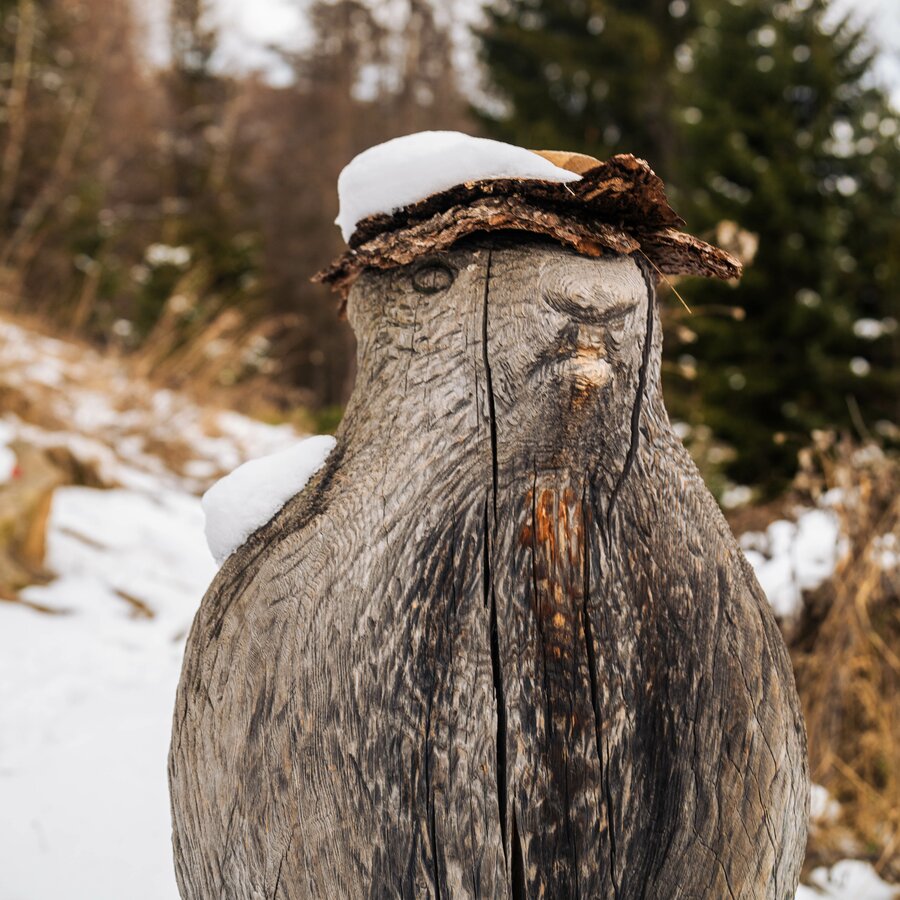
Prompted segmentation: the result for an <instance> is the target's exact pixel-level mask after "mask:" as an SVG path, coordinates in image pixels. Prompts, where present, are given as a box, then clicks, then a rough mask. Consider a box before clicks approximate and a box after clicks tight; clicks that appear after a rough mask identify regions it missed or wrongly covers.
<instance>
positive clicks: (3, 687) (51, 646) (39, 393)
mask: <svg viewBox="0 0 900 900" xmlns="http://www.w3.org/2000/svg"><path fill="white" fill-rule="evenodd" d="M0 388H2V389H4V390H6V391H7V392H9V393H10V394H14V395H15V397H16V398H17V401H18V402H17V403H16V404H15V405H16V408H17V409H18V410H19V412H20V413H21V415H14V414H12V413H11V412H9V410H8V409H4V408H0V487H2V485H3V484H4V483H5V482H7V481H8V480H9V479H10V478H13V477H16V467H17V460H16V456H15V453H14V451H13V449H12V447H11V446H10V445H11V444H12V442H13V441H15V440H23V441H25V442H27V443H30V444H36V445H38V446H43V447H64V448H67V450H68V451H69V452H71V453H72V454H73V456H75V457H76V458H77V459H78V460H79V461H80V462H82V463H83V464H84V465H85V466H87V467H89V468H90V469H91V471H92V472H93V473H94V474H95V476H96V477H97V478H99V480H100V481H101V482H103V483H104V484H105V485H108V487H107V488H104V489H100V488H88V487H78V486H68V487H61V488H58V489H57V490H56V491H55V492H54V494H53V500H52V506H51V511H50V517H49V522H48V528H47V547H46V558H45V565H46V567H47V568H48V569H49V570H50V571H51V572H52V573H55V575H56V578H55V580H52V581H51V582H50V583H49V584H45V585H40V586H33V587H29V588H26V589H25V590H23V591H22V592H21V596H22V599H23V600H25V601H26V602H27V603H30V604H32V606H28V605H25V604H13V603H0V847H2V850H0V900H63V898H65V900H175V898H177V896H178V891H177V888H176V885H175V876H174V872H173V868H172V861H171V840H170V835H171V827H170V820H169V801H168V790H167V783H166V754H167V752H168V740H169V733H170V729H171V717H172V707H173V703H174V696H175V687H176V684H177V681H178V675H179V672H180V669H181V656H182V653H183V650H184V640H185V637H186V635H187V631H188V629H189V627H190V623H191V619H192V618H193V615H194V612H195V610H196V608H197V605H198V603H199V601H200V598H201V597H202V596H203V593H204V592H205V590H206V587H207V585H208V584H209V582H210V580H211V579H212V576H213V575H214V573H215V569H216V566H215V563H214V561H213V558H212V554H211V553H210V551H209V549H208V547H207V544H206V539H205V536H204V516H203V511H202V509H201V505H200V498H199V494H200V492H201V491H202V490H203V489H205V488H206V487H207V486H208V485H209V483H210V482H211V481H212V480H214V479H215V478H216V477H219V476H221V475H223V474H224V473H226V472H228V471H229V470H230V469H232V468H234V467H235V466H237V465H239V464H240V463H242V462H244V461H246V460H248V459H252V458H256V457H260V456H263V455H265V454H268V453H271V452H273V451H276V450H281V449H283V448H285V447H290V446H292V445H294V444H295V443H296V442H297V440H298V438H299V435H298V434H297V433H296V432H295V431H294V430H293V429H292V428H289V427H286V426H278V427H273V426H268V425H264V424H262V423H260V422H256V421H254V420H251V419H247V418H245V417H243V416H239V415H236V414H234V413H229V412H224V413H223V412H219V411H216V410H210V409H205V408H203V407H200V406H198V405H196V404H194V403H192V402H191V401H190V400H188V399H186V398H185V397H182V396H179V395H177V394H174V393H172V392H169V391H160V390H154V389H153V388H152V387H151V386H150V385H149V384H148V383H146V382H143V381H141V380H136V379H134V378H132V377H131V376H130V375H129V373H128V371H127V369H126V368H125V367H124V366H123V365H122V364H121V363H119V362H116V361H115V360H112V359H108V358H103V357H101V356H99V355H97V354H94V353H92V352H91V351H89V350H85V349H84V348H80V347H76V346H74V345H69V344H66V343H63V342H60V341H56V340H52V339H50V338H45V337H40V336H38V335H35V334H33V333H32V332H30V331H27V330H25V329H23V328H21V327H19V326H16V325H13V324H10V323H8V322H5V321H2V320H0ZM0 395H2V391H0ZM23 409H24V412H23ZM39 609H40V610H46V611H38V610H39Z"/></svg>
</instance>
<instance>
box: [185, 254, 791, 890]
mask: <svg viewBox="0 0 900 900" xmlns="http://www.w3.org/2000/svg"><path fill="white" fill-rule="evenodd" d="M654 303H655V300H654V295H653V289H652V283H651V280H650V278H649V276H648V275H647V273H645V272H644V271H642V269H641V268H640V267H639V266H638V264H637V263H636V262H635V261H634V260H633V259H632V258H627V257H621V256H618V257H605V258H602V259H588V258H585V257H581V256H577V255H575V254H574V253H572V252H571V251H568V250H565V249H563V248H561V247H559V246H557V245H554V244H550V243H546V242H543V243H542V242H540V241H521V240H520V241H519V242H517V243H512V242H509V241H504V240H503V239H501V238H494V239H493V240H492V242H487V241H482V242H481V243H478V244H472V245H461V246H458V247H457V248H455V249H453V250H452V251H450V252H448V253H445V254H442V255H440V256H438V257H435V258H432V259H425V260H421V261H419V262H417V263H415V264H413V265H411V266H408V267H405V268H401V269H396V270H393V271H390V272H370V273H367V274H365V275H364V276H363V277H362V278H361V279H360V280H359V282H358V283H357V284H356V285H355V287H354V288H353V290H352V292H351V294H350V303H349V316H350V321H351V323H352V325H353V327H354V329H355V331H356V334H357V336H358V338H359V375H358V381H357V386H356V390H355V392H354V395H353V399H352V401H351V403H350V405H349V408H348V410H347V414H346V417H345V419H344V422H343V424H342V426H341V429H340V431H339V434H338V444H337V447H336V449H335V451H334V453H333V454H332V456H331V457H330V459H329V461H328V463H327V464H326V466H325V468H324V469H323V470H322V471H321V472H320V473H319V474H318V475H317V476H316V478H315V479H314V480H313V482H312V483H311V484H310V485H309V486H308V487H307V488H306V489H305V490H304V491H303V492H302V493H301V494H299V495H298V496H297V497H295V498H294V499H293V500H292V501H290V502H289V503H288V504H287V505H286V506H285V508H284V509H282V510H281V512H280V513H278V515H277V516H276V517H275V518H274V519H273V520H272V522H270V523H269V524H268V525H266V526H265V527H263V528H262V529H260V530H259V531H258V532H257V533H256V534H255V535H253V536H252V537H251V538H250V539H249V541H248V542H247V543H246V544H245V545H244V546H243V547H242V548H241V549H240V550H238V551H237V552H236V553H235V554H234V555H233V556H232V557H231V558H230V559H229V560H228V561H227V562H226V564H225V566H224V567H223V569H222V570H221V572H220V573H219V575H218V576H217V578H216V580H215V581H214V583H213V585H212V586H211V588H210V590H209V592H208V594H207V595H206V597H205V598H204V601H203V604H202V606H201V609H200V612H199V614H198V616H197V619H196V621H195V623H194V627H193V630H192V632H191V636H190V639H189V642H188V649H187V654H186V658H185V664H184V671H183V674H182V679H181V685H180V688H179V694H178V701H177V708H176V713H175V722H174V733H173V739H172V749H171V757H170V782H171V789H172V806H173V816H174V847H175V860H176V868H177V874H178V880H179V884H180V887H181V892H182V896H183V897H185V898H197V900H199V898H205V900H209V898H254V900H257V898H259V900H261V898H273V900H274V898H280V900H287V898H308V897H317V898H318V897H372V898H381V897H403V898H419V897H435V898H442V900H446V898H462V897H482V898H499V897H511V898H524V897H534V898H537V897H546V898H565V897H583V898H614V900H629V898H639V897H640V898H659V900H670V898H728V897H731V898H777V900H784V898H788V897H793V894H794V891H795V888H796V884H797V879H798V874H799V869H800V862H801V860H802V856H803V852H804V846H805V838H806V820H807V805H808V784H807V768H806V748H805V737H804V731H803V725H802V721H801V717H800V711H799V703H798V700H797V696H796V693H795V689H794V683H793V677H792V673H791V668H790V663H789V660H788V656H787V652H786V650H785V647H784V645H783V643H782V640H781V637H780V635H779V632H778V629H777V627H776V624H775V621H774V619H773V617H772V614H771V612H770V610H769V607H768V604H767V603H766V600H765V598H764V596H763V594H762V592H761V590H760V588H759V585H758V584H757V582H756V579H755V578H754V576H753V574H752V571H751V570H750V568H749V566H748V564H747V563H746V561H745V559H744V558H743V556H742V554H741V552H740V550H739V548H738V547H737V545H736V543H735V541H734V539H733V537H732V535H731V533H730V532H729V529H728V527H727V525H726V523H725V521H724V520H723V518H722V516H721V514H720V512H719V510H718V508H717V506H716V504H715V502H714V500H713V498H712V497H711V496H710V494H709V493H708V492H707V490H706V488H705V486H704V485H703V482H702V480H701V479H700V476H699V474H698V473H697V471H696V469H695V467H694V465H693V464H692V462H691V460H690V458H689V457H688V455H687V453H686V452H685V450H684V448H683V447H682V445H681V443H680V442H679V440H678V439H677V437H675V435H674V434H673V432H672V430H671V428H670V427H669V423H668V419H667V416H666V412H665V409H664V407H663V402H662V396H661V393H660V386H659V373H660V329H659V327H658V322H657V316H656V310H655V306H654Z"/></svg>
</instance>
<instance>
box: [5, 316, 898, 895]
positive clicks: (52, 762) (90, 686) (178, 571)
mask: <svg viewBox="0 0 900 900" xmlns="http://www.w3.org/2000/svg"><path fill="white" fill-rule="evenodd" d="M0 388H2V389H5V390H6V391H7V392H10V391H11V392H14V393H15V392H18V394H17V396H19V397H20V399H23V398H24V399H26V400H30V401H31V403H32V413H33V415H31V417H30V419H29V416H28V415H26V412H27V411H28V403H24V402H23V403H20V404H19V405H18V407H17V408H18V409H19V413H20V415H13V414H11V413H10V412H8V411H6V410H4V409H3V408H0V488H2V485H3V483H4V482H6V481H7V480H8V479H10V478H14V477H17V476H16V468H17V460H16V458H15V453H14V451H13V450H12V449H11V446H10V445H11V443H12V442H13V441H14V440H16V439H20V440H26V441H28V442H30V443H34V444H39V445H41V446H61V447H66V448H68V450H69V451H70V452H71V453H73V454H74V455H75V456H76V457H77V458H79V459H80V460H81V461H82V462H83V463H84V464H85V465H89V466H91V467H92V468H93V469H94V470H96V474H97V476H98V477H99V479H100V480H101V481H102V483H103V484H104V485H105V487H103V488H89V487H80V486H67V487H61V488H58V489H57V490H56V491H55V492H54V495H53V501H52V506H51V511H50V517H49V522H48V530H47V555H46V565H47V568H48V569H50V570H51V571H52V572H53V573H55V575H56V577H55V579H54V580H52V581H50V582H49V583H48V584H44V585H34V586H32V587H29V588H26V589H25V590H24V591H23V592H22V598H23V599H24V600H25V601H26V602H27V603H29V604H31V606H29V605H25V604H15V603H0V848H2V850H0V900H62V898H65V900H176V898H177V896H178V894H177V889H176V886H175V879H174V874H173V871H172V862H171V849H170V823H169V802H168V791H167V783H166V754H167V749H168V739H169V732H170V727H171V714H172V707H173V703H174V693H175V687H176V684H177V680H178V675H179V671H180V665H181V655H182V652H183V647H184V640H185V637H186V634H187V630H188V628H189V626H190V622H191V619H192V616H193V614H194V611H195V609H196V607H197V605H198V603H199V600H200V598H201V597H202V595H203V593H204V591H205V589H206V587H207V585H208V583H209V581H210V579H211V578H212V576H213V574H214V572H215V563H214V561H213V558H212V555H211V554H210V551H209V549H208V548H207V545H206V540H205V537H204V517H203V511H202V508H201V503H200V499H199V495H200V493H201V492H202V491H203V490H204V489H205V488H206V487H208V485H209V483H210V482H211V480H213V479H214V478H215V477H217V476H219V475H221V474H223V473H224V472H226V471H228V470H230V469H231V468H233V467H234V466H236V465H238V464H239V463H241V462H243V461H245V460H247V459H251V458H256V457H260V456H263V455H265V454H268V453H271V452H273V451H276V450H280V449H283V448H285V447H288V446H291V445H292V444H293V443H294V442H295V441H296V440H297V439H298V435H297V434H296V433H295V432H294V431H293V430H292V429H290V428H286V427H281V426H280V427H271V426H267V425H263V424H261V423H258V422H254V421H251V420H249V419H246V418H244V417H241V416H237V415H235V414H232V413H225V414H223V413H221V412H217V411H215V410H209V409H203V408H201V407H198V406H196V405H195V404H193V403H191V402H190V401H189V400H187V399H186V398H184V397H181V396H178V395H175V394H172V393H170V392H163V391H154V390H153V389H152V387H150V386H149V385H148V384H146V383H144V382H140V381H135V380H134V379H131V378H130V377H129V375H128V372H127V371H126V369H125V367H124V366H122V364H121V363H117V362H116V361H114V360H110V359H104V358H102V357H99V356H97V355H96V354H92V353H91V352H90V351H86V350H84V349H83V348H77V347H74V346H72V345H67V344H64V343H61V342H59V341H51V340H49V339H47V338H41V337H38V336H36V335H34V334H32V333H30V332H28V331H25V330H24V329H22V328H20V327H17V326H13V325H10V324H9V323H6V322H4V321H2V320H0ZM0 396H3V391H2V390H0ZM7 396H8V393H7ZM38 407H40V408H39V410H38V412H35V410H36V409H37V408H38ZM38 413H39V414H38ZM327 449H328V445H327V442H323V443H322V446H321V447H319V450H321V451H324V453H327ZM324 453H323V454H320V455H322V456H323V455H324ZM288 458H290V454H289V455H288V457H282V459H288ZM257 468H258V467H257ZM246 471H249V472H250V473H252V472H253V467H251V469H250V470H245V472H246ZM239 480H240V479H239ZM242 485H243V482H242ZM240 486H241V485H239V487H240ZM243 487H246V485H243ZM825 512H826V513H827V510H825ZM830 523H831V520H830V519H829V520H828V521H827V522H826V521H824V520H820V519H813V520H810V521H808V522H806V521H805V520H804V519H803V518H802V517H801V520H800V522H799V523H797V524H796V525H794V526H791V527H788V525H787V523H784V524H781V525H777V526H775V525H773V526H771V527H770V529H769V530H768V531H767V532H766V533H764V534H761V535H756V536H754V537H753V538H751V539H747V545H748V550H751V551H752V552H751V559H754V560H755V564H756V565H757V570H758V571H759V572H760V576H761V578H762V580H763V583H764V585H766V583H767V580H768V581H769V587H770V589H771V586H772V585H778V584H782V585H784V584H785V583H790V584H794V585H799V586H801V587H808V586H811V585H813V583H814V582H815V581H816V579H818V578H821V577H826V576H827V574H828V573H829V572H830V571H831V568H832V567H833V565H834V560H835V558H836V553H837V552H838V550H837V549H836V548H837V543H838V542H839V535H838V533H837V532H836V531H834V529H833V528H832V525H831V524H830ZM751 544H752V547H751ZM753 548H755V549H753ZM889 550H890V552H891V553H894V556H896V553H895V550H894V549H891V548H887V549H886V550H885V552H886V553H887V552H888V551H889ZM752 553H756V554H758V557H759V558H758V559H756V558H754V557H753V556H752ZM773 560H775V561H778V560H781V561H782V562H778V563H777V565H776V568H778V571H779V572H781V575H782V576H783V577H781V576H780V580H778V579H775V578H774V576H773V577H772V578H771V579H770V578H769V576H767V575H765V574H764V572H765V566H766V565H767V564H768V565H771V564H772V562H773ZM784 560H790V561H792V562H791V565H788V564H787V563H785V562H783V561H784ZM798 566H799V569H798ZM785 572H790V573H791V574H790V576H788V575H785V574H784V573H785ZM797 596H799V595H797ZM795 599H796V598H795ZM40 610H43V611H40ZM815 807H816V815H817V816H818V817H820V818H824V817H827V816H833V815H835V813H836V808H835V804H834V801H833V800H831V799H830V798H829V797H828V795H827V794H826V793H824V791H822V790H821V789H820V790H818V791H817V792H816V794H815ZM811 881H812V884H813V885H815V888H813V887H804V888H802V889H801V891H800V893H799V894H798V898H799V900H816V898H826V900H888V898H891V897H893V896H894V889H893V888H891V887H889V886H888V885H886V884H884V882H882V881H881V880H880V879H879V878H878V876H877V875H876V874H875V872H874V870H872V869H871V867H870V866H868V865H867V864H864V863H859V862H854V861H845V862H843V863H840V864H838V865H837V866H835V867H833V868H832V869H831V870H816V871H815V872H814V873H813V875H812V879H811Z"/></svg>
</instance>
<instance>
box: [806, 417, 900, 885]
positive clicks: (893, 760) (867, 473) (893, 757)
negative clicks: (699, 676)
mask: <svg viewBox="0 0 900 900" xmlns="http://www.w3.org/2000/svg"><path fill="white" fill-rule="evenodd" d="M802 463H803V466H802V471H801V474H800V476H799V478H798V488H799V489H800V490H802V491H804V492H806V493H807V495H811V496H812V497H814V498H815V497H816V495H819V494H821V493H822V492H824V491H826V490H832V489H834V488H837V489H839V492H840V493H839V494H838V496H839V500H838V502H837V506H836V511H837V512H838V514H839V516H840V518H841V522H842V528H843V533H844V535H845V536H846V539H847V552H846V554H845V555H844V556H843V558H842V560H841V562H840V563H839V565H838V568H837V570H836V572H835V574H834V577H833V578H832V579H830V580H829V581H828V582H827V583H826V584H824V585H822V587H821V588H820V589H819V590H818V591H817V592H816V593H815V594H814V595H813V596H811V597H809V598H807V599H808V603H807V608H806V611H805V614H804V618H803V620H802V621H801V623H800V627H799V628H798V630H797V632H796V634H795V637H794V639H793V641H792V647H791V652H792V656H793V659H794V666H795V671H796V675H797V685H798V688H799V691H800V696H801V699H802V701H803V707H804V713H805V716H806V727H807V732H808V734H809V750H810V767H811V773H812V778H813V781H815V782H817V783H819V784H821V785H823V786H824V787H826V788H827V789H828V790H829V791H830V793H831V794H832V795H833V796H834V797H835V798H836V799H837V800H838V802H839V803H840V804H841V813H840V816H839V817H838V819H837V820H836V821H835V822H832V823H827V824H820V825H818V826H814V828H813V833H812V836H811V841H810V854H809V863H810V864H813V863H820V862H831V861H834V860H836V859H837V858H840V857H845V856H848V855H856V856H862V857H866V858H868V859H870V860H871V861H872V862H873V863H874V864H875V867H876V869H878V871H879V872H880V873H881V874H882V875H883V877H885V878H886V879H888V880H898V879H900V566H898V556H900V461H898V460H897V459H896V458H895V457H891V456H888V455H886V454H885V453H884V452H882V451H881V450H880V449H879V448H878V447H877V446H875V445H874V444H866V445H863V446H859V445H854V444H852V443H850V442H849V441H848V440H846V439H837V438H835V437H834V436H833V435H826V434H820V435H817V436H816V443H815V446H814V447H813V448H812V449H810V450H809V451H807V452H806V453H805V454H804V456H803V459H802Z"/></svg>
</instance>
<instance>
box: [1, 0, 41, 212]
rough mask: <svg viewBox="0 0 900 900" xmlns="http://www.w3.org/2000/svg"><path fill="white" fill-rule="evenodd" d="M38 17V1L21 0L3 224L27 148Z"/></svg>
mask: <svg viewBox="0 0 900 900" xmlns="http://www.w3.org/2000/svg"><path fill="white" fill-rule="evenodd" d="M35 18H36V15H35V7H34V0H19V6H18V12H17V19H18V22H17V29H18V30H17V33H16V51H15V59H14V61H13V70H12V83H11V84H10V88H9V93H8V94H7V98H8V99H7V101H6V122H7V129H8V132H7V139H6V146H5V147H4V148H3V161H2V163H0V223H2V224H5V223H6V217H7V214H8V213H9V207H10V205H11V204H12V201H13V198H14V197H15V194H16V187H17V185H18V181H19V169H20V168H21V164H22V152H23V150H24V148H25V130H26V116H25V110H26V106H27V97H28V84H29V82H30V81H31V64H32V57H33V54H34V33H35Z"/></svg>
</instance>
